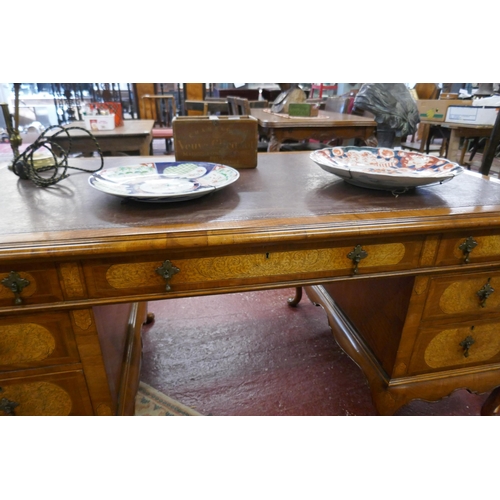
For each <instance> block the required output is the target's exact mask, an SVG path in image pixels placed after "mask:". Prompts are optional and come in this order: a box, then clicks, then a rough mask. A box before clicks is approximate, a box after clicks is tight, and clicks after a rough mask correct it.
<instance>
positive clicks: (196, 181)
mask: <svg viewBox="0 0 500 500" xmlns="http://www.w3.org/2000/svg"><path fill="white" fill-rule="evenodd" d="M239 176H240V173H239V172H238V171H237V170H236V169H234V168H232V167H228V166H226V165H220V164H217V163H206V162H194V161H190V162H188V161H177V162H157V163H156V162H155V163H153V162H151V163H139V164H136V165H127V166H122V167H113V168H107V169H104V170H100V171H99V172H96V173H94V174H93V175H91V176H90V177H89V184H90V185H91V186H92V187H93V188H95V189H97V190H99V191H102V192H103V193H107V194H111V195H114V196H120V197H123V198H130V199H133V200H138V201H146V202H151V203H153V202H154V203H157V202H175V201H185V200H192V199H194V198H199V197H200V196H204V195H206V194H209V193H213V192H214V191H218V190H219V189H222V188H224V187H226V186H229V185H230V184H232V183H233V182H235V181H236V180H238V178H239Z"/></svg>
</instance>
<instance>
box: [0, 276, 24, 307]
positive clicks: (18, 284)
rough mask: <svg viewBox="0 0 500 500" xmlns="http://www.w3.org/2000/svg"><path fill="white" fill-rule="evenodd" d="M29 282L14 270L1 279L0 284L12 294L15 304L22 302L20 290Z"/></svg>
mask: <svg viewBox="0 0 500 500" xmlns="http://www.w3.org/2000/svg"><path fill="white" fill-rule="evenodd" d="M29 284H30V282H29V281H28V280H27V279H24V278H21V276H19V273H16V272H15V271H11V272H10V273H9V276H7V278H4V279H3V280H2V285H3V286H4V287H6V288H8V289H9V290H10V291H11V292H12V293H13V294H14V297H15V300H14V303H15V304H16V305H19V304H22V302H23V300H22V299H21V292H22V291H23V288H25V287H27V286H28V285H29Z"/></svg>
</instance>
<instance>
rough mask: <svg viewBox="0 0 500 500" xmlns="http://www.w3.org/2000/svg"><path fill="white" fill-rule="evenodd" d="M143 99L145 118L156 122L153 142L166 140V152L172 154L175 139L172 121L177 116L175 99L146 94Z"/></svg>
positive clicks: (151, 152)
mask: <svg viewBox="0 0 500 500" xmlns="http://www.w3.org/2000/svg"><path fill="white" fill-rule="evenodd" d="M141 99H142V101H143V105H142V110H143V113H144V115H143V116H144V118H145V119H150V120H154V121H155V123H154V127H153V130H152V137H153V140H154V139H163V140H165V151H166V153H167V154H168V153H170V151H171V148H172V140H173V138H174V133H173V130H172V120H173V119H174V118H175V116H177V107H176V104H175V97H174V96H173V95H168V94H155V95H150V94H145V95H143V96H142V97H141ZM150 154H151V155H152V154H153V141H151V145H150Z"/></svg>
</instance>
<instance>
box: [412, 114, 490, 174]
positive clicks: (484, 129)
mask: <svg viewBox="0 0 500 500" xmlns="http://www.w3.org/2000/svg"><path fill="white" fill-rule="evenodd" d="M421 122H422V123H424V124H426V125H434V126H439V127H442V128H446V129H449V130H450V139H449V144H448V153H447V155H446V157H447V158H448V159H449V160H451V161H456V162H458V163H459V164H460V165H463V164H464V159H465V154H466V152H467V147H466V145H465V147H460V143H461V141H462V139H465V140H468V139H473V138H482V137H484V138H486V139H487V144H486V146H485V151H486V150H487V148H488V144H489V138H490V136H491V132H492V130H493V125H468V124H462V123H448V122H438V121H434V120H421ZM426 140H427V136H425V137H423V138H422V143H423V142H424V141H426ZM422 151H423V150H422Z"/></svg>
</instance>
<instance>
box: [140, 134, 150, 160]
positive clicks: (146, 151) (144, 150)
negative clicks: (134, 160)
mask: <svg viewBox="0 0 500 500" xmlns="http://www.w3.org/2000/svg"><path fill="white" fill-rule="evenodd" d="M152 140H153V136H152V135H151V134H149V135H148V136H147V137H145V138H144V141H143V142H142V144H141V149H140V150H139V154H140V156H149V155H150V147H151V141H152Z"/></svg>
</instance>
